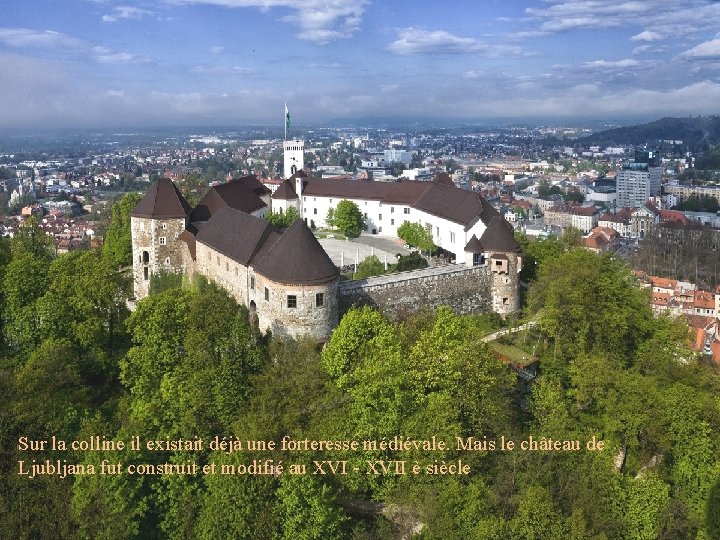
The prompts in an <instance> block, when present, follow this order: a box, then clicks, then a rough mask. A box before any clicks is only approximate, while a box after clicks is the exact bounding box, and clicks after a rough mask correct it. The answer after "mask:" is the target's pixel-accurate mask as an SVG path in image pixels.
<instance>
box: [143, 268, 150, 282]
mask: <svg viewBox="0 0 720 540" xmlns="http://www.w3.org/2000/svg"><path fill="white" fill-rule="evenodd" d="M149 277H150V270H148V267H147V266H146V267H144V268H143V279H144V280H145V281H147V280H148V279H149Z"/></svg>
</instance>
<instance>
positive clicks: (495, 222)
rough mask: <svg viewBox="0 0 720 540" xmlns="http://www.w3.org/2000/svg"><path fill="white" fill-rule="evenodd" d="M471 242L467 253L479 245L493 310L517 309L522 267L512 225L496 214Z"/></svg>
mask: <svg viewBox="0 0 720 540" xmlns="http://www.w3.org/2000/svg"><path fill="white" fill-rule="evenodd" d="M471 243H472V245H471V246H470V247H471V248H473V249H471V250H470V253H472V251H473V250H476V248H477V247H478V245H479V246H481V247H482V249H483V255H482V260H483V262H484V263H485V264H489V265H490V272H491V274H492V304H493V306H492V307H493V311H494V312H496V313H499V314H500V315H508V314H510V313H513V312H515V311H517V310H518V309H519V307H520V299H519V296H518V288H519V285H520V278H519V277H518V274H519V273H520V270H521V269H522V252H521V249H520V245H519V244H518V243H517V240H515V235H514V234H513V228H512V225H510V224H509V223H508V222H507V221H505V220H504V219H503V218H502V217H500V215H497V216H495V217H493V218H492V219H491V220H490V222H489V223H488V225H487V228H486V229H485V232H483V234H482V236H481V237H480V239H479V241H478V242H477V243H473V242H472V239H471V241H470V242H469V243H468V244H469V245H470V244H471ZM466 251H468V250H467V249H466Z"/></svg>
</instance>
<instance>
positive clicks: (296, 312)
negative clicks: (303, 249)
mask: <svg viewBox="0 0 720 540" xmlns="http://www.w3.org/2000/svg"><path fill="white" fill-rule="evenodd" d="M255 276H256V291H257V296H256V299H255V309H256V312H257V316H258V324H259V326H260V329H261V330H262V331H266V330H270V331H271V332H272V333H273V335H276V336H293V337H298V336H303V335H306V336H310V337H313V338H315V339H317V340H318V341H327V340H328V338H329V337H330V334H331V333H332V331H333V329H334V328H335V327H336V326H337V324H338V290H337V280H333V281H331V282H330V283H325V284H322V285H288V284H283V283H277V282H275V281H272V280H270V279H268V278H266V277H265V276H263V275H262V274H256V275H255ZM265 289H267V300H266V296H265ZM318 294H321V295H322V304H321V305H318V304H317V300H318V296H317V295H318ZM289 296H293V297H294V298H295V306H294V307H291V306H290V305H289V302H288V297H289Z"/></svg>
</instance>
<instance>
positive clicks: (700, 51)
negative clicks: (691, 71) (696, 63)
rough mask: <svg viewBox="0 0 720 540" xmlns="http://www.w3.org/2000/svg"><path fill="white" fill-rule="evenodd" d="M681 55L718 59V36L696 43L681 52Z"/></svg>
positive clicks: (691, 57)
mask: <svg viewBox="0 0 720 540" xmlns="http://www.w3.org/2000/svg"><path fill="white" fill-rule="evenodd" d="M681 56H682V57H684V58H690V59H695V60H718V59H720V38H716V39H711V40H710V41H706V42H705V43H701V44H700V45H696V46H695V47H693V48H692V49H689V50H687V51H685V52H684V53H682V54H681Z"/></svg>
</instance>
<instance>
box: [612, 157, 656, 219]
mask: <svg viewBox="0 0 720 540" xmlns="http://www.w3.org/2000/svg"><path fill="white" fill-rule="evenodd" d="M659 165H660V164H659V162H658V156H657V154H656V153H655V152H652V151H647V150H638V151H636V152H635V161H632V162H628V163H625V164H624V165H623V166H622V168H621V169H620V170H619V171H618V174H617V205H618V207H620V208H625V207H629V208H639V207H640V206H642V205H643V204H645V203H646V202H647V200H648V199H649V198H650V197H656V196H658V195H660V166H659Z"/></svg>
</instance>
